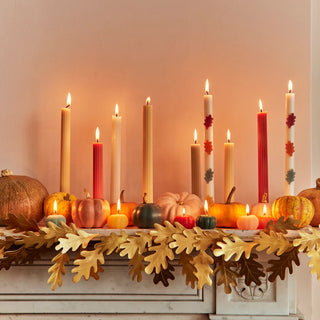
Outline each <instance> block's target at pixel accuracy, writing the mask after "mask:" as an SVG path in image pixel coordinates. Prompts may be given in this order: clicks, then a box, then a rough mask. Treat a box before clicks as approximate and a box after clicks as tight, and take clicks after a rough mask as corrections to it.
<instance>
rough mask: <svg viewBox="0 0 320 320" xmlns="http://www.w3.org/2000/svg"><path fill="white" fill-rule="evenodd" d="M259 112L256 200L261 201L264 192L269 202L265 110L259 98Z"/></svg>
mask: <svg viewBox="0 0 320 320" xmlns="http://www.w3.org/2000/svg"><path fill="white" fill-rule="evenodd" d="M259 109H260V112H258V114H257V119H258V201H259V202H262V199H263V197H264V194H266V195H267V198H266V199H264V200H266V201H267V202H269V188H268V137H267V112H265V111H263V108H262V102H261V100H259Z"/></svg>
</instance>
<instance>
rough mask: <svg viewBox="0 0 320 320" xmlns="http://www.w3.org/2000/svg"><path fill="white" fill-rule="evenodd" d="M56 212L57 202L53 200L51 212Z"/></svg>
mask: <svg viewBox="0 0 320 320" xmlns="http://www.w3.org/2000/svg"><path fill="white" fill-rule="evenodd" d="M57 211H58V205H57V200H54V203H53V212H54V214H57Z"/></svg>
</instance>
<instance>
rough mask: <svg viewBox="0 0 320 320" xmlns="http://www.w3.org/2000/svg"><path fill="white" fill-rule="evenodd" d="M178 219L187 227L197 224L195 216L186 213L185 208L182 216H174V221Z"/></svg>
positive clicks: (190, 227)
mask: <svg viewBox="0 0 320 320" xmlns="http://www.w3.org/2000/svg"><path fill="white" fill-rule="evenodd" d="M176 221H177V222H179V223H180V224H181V225H183V226H184V227H185V228H186V229H192V228H193V227H194V225H195V220H194V217H193V216H191V215H189V214H186V209H185V208H182V215H181V216H176V217H175V218H174V222H176Z"/></svg>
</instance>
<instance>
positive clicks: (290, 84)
mask: <svg viewBox="0 0 320 320" xmlns="http://www.w3.org/2000/svg"><path fill="white" fill-rule="evenodd" d="M288 91H289V93H291V92H292V81H291V80H289V83H288Z"/></svg>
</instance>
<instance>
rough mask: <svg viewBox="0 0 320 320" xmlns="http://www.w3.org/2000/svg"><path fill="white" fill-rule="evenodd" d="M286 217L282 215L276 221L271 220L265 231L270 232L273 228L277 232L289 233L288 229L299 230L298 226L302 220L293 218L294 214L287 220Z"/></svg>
mask: <svg viewBox="0 0 320 320" xmlns="http://www.w3.org/2000/svg"><path fill="white" fill-rule="evenodd" d="M284 219H285V218H284V217H280V218H279V219H278V220H277V221H276V222H273V220H270V221H269V222H268V223H267V225H266V227H265V228H264V230H263V232H264V233H268V234H269V233H270V231H271V230H273V231H275V232H281V233H284V234H287V233H288V231H287V230H298V228H297V227H296V226H297V225H298V224H299V223H300V220H295V219H293V216H290V217H288V218H287V219H286V220H284Z"/></svg>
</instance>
